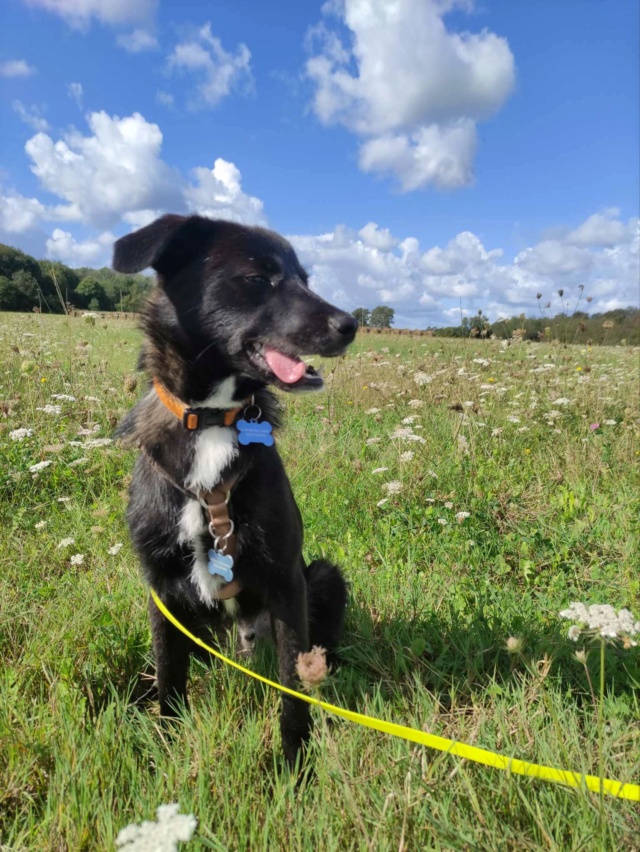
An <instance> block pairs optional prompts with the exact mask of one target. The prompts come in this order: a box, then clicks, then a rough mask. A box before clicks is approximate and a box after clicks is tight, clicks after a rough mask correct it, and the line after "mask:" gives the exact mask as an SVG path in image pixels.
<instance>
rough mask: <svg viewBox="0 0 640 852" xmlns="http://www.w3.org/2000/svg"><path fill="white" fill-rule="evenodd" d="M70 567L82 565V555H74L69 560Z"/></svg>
mask: <svg viewBox="0 0 640 852" xmlns="http://www.w3.org/2000/svg"><path fill="white" fill-rule="evenodd" d="M69 562H70V563H71V565H82V563H83V562H84V553H76V554H74V555H73V556H72V557H71V559H70V560H69Z"/></svg>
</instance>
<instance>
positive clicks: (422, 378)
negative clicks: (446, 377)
mask: <svg viewBox="0 0 640 852" xmlns="http://www.w3.org/2000/svg"><path fill="white" fill-rule="evenodd" d="M413 381H414V382H415V383H416V384H417V385H420V386H422V385H428V384H429V383H430V382H432V381H433V377H432V376H430V375H429V374H428V373H423V372H421V371H420V370H418V372H417V373H414V374H413Z"/></svg>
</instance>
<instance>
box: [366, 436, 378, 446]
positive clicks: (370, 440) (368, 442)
mask: <svg viewBox="0 0 640 852" xmlns="http://www.w3.org/2000/svg"><path fill="white" fill-rule="evenodd" d="M379 443H380V438H367V440H366V441H365V444H366V445H367V446H369V447H370V446H371V445H372V444H379Z"/></svg>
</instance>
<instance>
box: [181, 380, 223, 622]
mask: <svg viewBox="0 0 640 852" xmlns="http://www.w3.org/2000/svg"><path fill="white" fill-rule="evenodd" d="M235 388H236V382H235V378H233V377H230V378H229V379H225V381H224V382H222V384H221V385H220V387H219V388H218V389H217V391H216V393H215V394H214V395H213V396H212V397H210V398H209V399H206V400H204V401H203V402H198V403H195V404H194V405H196V406H197V407H202V408H232V407H234V401H233V394H234V391H235ZM237 455H238V439H237V434H236V431H235V429H230V428H228V427H223V426H210V427H209V428H208V429H204V430H203V431H202V432H200V433H199V434H198V436H197V437H196V447H195V453H194V456H193V462H192V464H191V469H190V471H189V473H188V475H187V477H186V479H185V483H184V484H185V487H186V488H188V489H189V490H191V491H196V492H197V491H207V490H209V489H211V488H214V487H215V486H216V485H218V484H219V483H220V480H221V479H222V473H223V471H224V470H225V468H226V467H228V466H229V465H230V464H231V462H233V460H234V459H235V458H236V457H237ZM205 533H206V534H208V526H207V523H206V520H205V517H204V513H203V511H202V506H201V505H200V503H198V501H197V500H189V501H188V502H187V503H186V504H185V506H184V508H183V509H182V512H181V514H180V520H179V522H178V541H179V542H180V543H181V544H189V545H191V547H192V548H193V568H192V569H191V582H192V583H193V584H194V586H195V587H196V589H197V591H198V595H199V597H200V600H201V601H202V602H203V603H205V604H206V605H207V606H217V604H218V599H217V593H218V590H219V589H220V587H221V586H222V585H223V584H224V581H223V579H222V577H214V576H212V575H211V574H210V573H209V570H208V564H209V559H208V556H207V551H208V545H207V546H206V545H205V543H204V542H205V541H206V539H205V540H204V541H203V536H204V535H205ZM211 545H213V541H212V542H211ZM223 603H224V604H225V607H226V608H227V611H230V610H233V609H235V600H234V599H233V598H231V599H230V600H228V601H224V602H223Z"/></svg>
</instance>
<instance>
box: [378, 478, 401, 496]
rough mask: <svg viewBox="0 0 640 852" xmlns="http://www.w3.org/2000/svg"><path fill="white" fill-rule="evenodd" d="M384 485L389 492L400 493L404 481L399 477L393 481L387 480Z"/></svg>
mask: <svg viewBox="0 0 640 852" xmlns="http://www.w3.org/2000/svg"><path fill="white" fill-rule="evenodd" d="M382 487H383V488H384V490H385V491H386V492H387V494H399V493H400V492H401V491H402V483H401V482H400V481H399V480H398V479H393V480H392V481H391V482H385V484H384V485H383V486H382Z"/></svg>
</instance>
